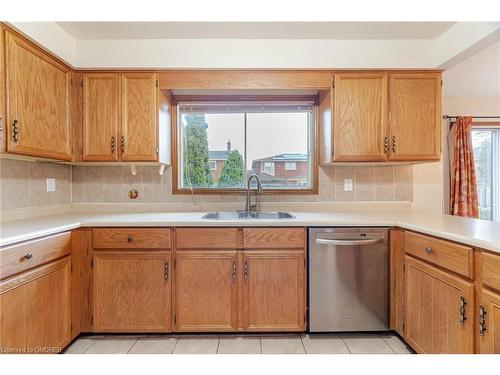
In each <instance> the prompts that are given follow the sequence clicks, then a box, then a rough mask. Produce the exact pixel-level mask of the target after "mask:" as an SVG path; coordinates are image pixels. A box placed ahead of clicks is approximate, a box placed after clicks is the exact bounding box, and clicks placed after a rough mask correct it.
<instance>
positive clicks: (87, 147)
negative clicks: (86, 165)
mask: <svg viewBox="0 0 500 375" xmlns="http://www.w3.org/2000/svg"><path fill="white" fill-rule="evenodd" d="M119 93H120V81H119V75H118V73H86V74H84V75H83V160H84V161H115V160H118V150H119V149H120V140H119V139H118V118H119V107H120V103H119Z"/></svg>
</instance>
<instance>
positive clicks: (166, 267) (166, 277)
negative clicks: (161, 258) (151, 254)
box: [163, 262, 168, 281]
mask: <svg viewBox="0 0 500 375" xmlns="http://www.w3.org/2000/svg"><path fill="white" fill-rule="evenodd" d="M163 277H164V278H165V281H168V262H165V272H164V274H163Z"/></svg>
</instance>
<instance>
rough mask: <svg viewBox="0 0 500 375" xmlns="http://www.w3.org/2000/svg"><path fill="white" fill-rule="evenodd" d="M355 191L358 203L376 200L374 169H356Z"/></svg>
mask: <svg viewBox="0 0 500 375" xmlns="http://www.w3.org/2000/svg"><path fill="white" fill-rule="evenodd" d="M354 191H355V196H356V200H357V201H373V200H374V199H375V173H374V168H373V167H357V168H355V169H354Z"/></svg>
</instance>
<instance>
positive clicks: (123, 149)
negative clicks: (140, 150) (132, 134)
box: [120, 135, 125, 154]
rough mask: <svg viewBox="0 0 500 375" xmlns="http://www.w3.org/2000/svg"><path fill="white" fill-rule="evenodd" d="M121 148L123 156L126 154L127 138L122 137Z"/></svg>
mask: <svg viewBox="0 0 500 375" xmlns="http://www.w3.org/2000/svg"><path fill="white" fill-rule="evenodd" d="M120 148H121V151H122V154H123V153H124V152H125V137H124V136H123V135H122V139H121V141H120Z"/></svg>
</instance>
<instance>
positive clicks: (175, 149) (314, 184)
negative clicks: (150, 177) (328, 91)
mask: <svg viewBox="0 0 500 375" xmlns="http://www.w3.org/2000/svg"><path fill="white" fill-rule="evenodd" d="M200 101H206V102H228V101H230V102H235V101H241V102H245V101H259V102H262V101H269V102H277V101H310V102H312V103H313V108H312V111H311V129H310V132H311V142H310V147H311V152H310V158H311V186H310V187H309V188H307V189H268V188H265V189H264V191H263V193H262V194H264V195H277V194H280V195H283V194H285V195H318V192H319V186H318V185H319V118H318V117H319V116H318V103H319V94H316V95H189V96H187V95H172V101H171V113H172V117H171V134H172V138H171V142H172V143H171V148H172V194H176V195H177V194H179V195H224V194H229V195H242V194H246V192H247V189H246V188H245V189H237V188H235V189H231V188H229V189H228V188H226V189H223V188H222V189H221V188H180V187H179V149H180V144H179V142H180V139H179V131H178V123H179V113H178V105H179V103H186V102H200Z"/></svg>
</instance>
